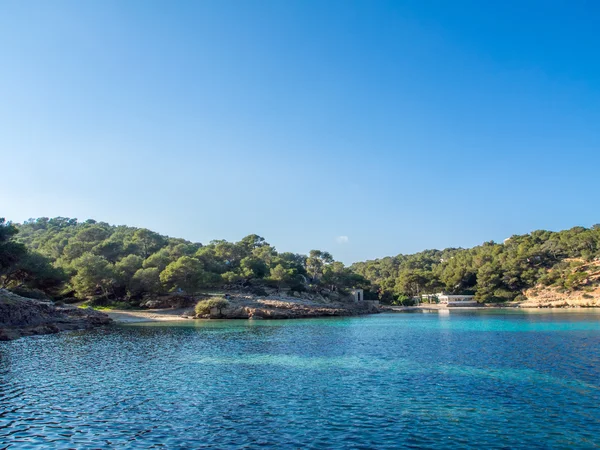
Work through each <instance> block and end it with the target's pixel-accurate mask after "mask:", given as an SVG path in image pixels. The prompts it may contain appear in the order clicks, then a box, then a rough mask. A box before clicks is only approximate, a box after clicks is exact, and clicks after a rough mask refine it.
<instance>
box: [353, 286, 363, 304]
mask: <svg viewBox="0 0 600 450" xmlns="http://www.w3.org/2000/svg"><path fill="white" fill-rule="evenodd" d="M350 295H352V296H353V297H354V301H355V302H356V303H358V302H362V301H364V299H365V294H364V292H363V290H362V289H352V290H351V291H350Z"/></svg>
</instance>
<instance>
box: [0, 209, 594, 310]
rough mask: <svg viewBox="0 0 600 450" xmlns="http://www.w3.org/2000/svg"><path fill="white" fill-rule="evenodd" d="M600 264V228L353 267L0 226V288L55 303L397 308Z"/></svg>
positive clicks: (124, 234) (61, 224)
mask: <svg viewBox="0 0 600 450" xmlns="http://www.w3.org/2000/svg"><path fill="white" fill-rule="evenodd" d="M597 258H600V225H594V226H592V227H591V228H584V227H574V228H571V229H570V230H564V231H560V232H551V231H544V230H538V231H534V232H532V233H529V234H525V235H515V236H512V237H511V238H509V239H507V240H505V241H504V242H503V243H495V242H486V243H483V244H482V245H479V246H476V247H473V248H470V249H463V248H448V249H445V250H425V251H423V252H419V253H415V254H412V255H398V256H395V257H386V258H381V259H376V260H372V261H365V262H358V263H355V264H353V265H352V266H350V267H345V266H344V264H343V263H341V262H339V261H335V260H334V259H333V257H332V255H331V254H330V253H328V252H325V251H320V250H311V251H310V253H309V254H308V255H302V254H297V253H290V252H278V251H277V250H276V249H275V248H274V247H273V246H272V245H270V244H269V243H268V242H266V241H265V239H264V238H263V237H261V236H258V235H256V234H251V235H248V236H246V237H244V238H243V239H242V240H240V241H239V242H228V241H225V240H215V241H211V242H209V243H208V244H205V245H203V244H200V243H195V242H190V241H187V240H185V239H178V238H172V237H168V236H163V235H161V234H159V233H156V232H153V231H151V230H148V229H146V228H135V227H127V226H115V225H110V224H108V223H105V222H96V221H94V220H86V221H78V220H77V219H71V218H63V217H55V218H51V219H50V218H45V217H42V218H39V219H31V220H28V221H26V222H24V223H23V224H12V223H10V222H7V221H6V220H4V219H0V287H3V288H8V289H12V290H14V291H15V292H17V293H18V292H19V291H23V290H26V289H28V290H29V291H30V292H31V291H33V292H39V293H41V294H40V295H49V296H51V297H53V298H59V299H60V298H67V297H74V298H76V299H82V300H83V299H92V298H95V299H104V300H109V299H127V300H133V301H135V300H136V299H141V298H142V297H144V296H146V295H160V294H165V293H168V292H184V293H188V294H193V293H197V292H199V291H201V290H206V289H212V288H217V289H223V288H224V289H232V288H236V289H253V290H255V291H256V292H261V289H262V288H264V287H270V288H275V289H290V290H293V291H303V290H307V289H309V290H311V289H312V290H316V291H318V290H322V289H328V290H330V291H336V290H339V291H344V290H347V289H349V288H355V287H359V288H363V289H365V296H366V298H379V299H380V300H382V301H383V302H384V303H398V302H405V301H408V300H409V299H410V298H414V297H418V296H420V295H422V294H432V293H436V292H440V291H445V292H448V293H456V294H458V293H461V294H474V295H475V297H476V299H478V300H479V301H482V302H483V301H486V302H501V301H507V300H513V299H515V298H516V297H517V296H519V295H521V293H522V291H523V290H524V289H527V288H530V287H532V286H535V285H536V284H538V283H542V284H544V285H548V286H556V287H558V288H560V289H566V290H568V289H578V288H582V287H585V284H586V282H587V281H586V280H587V278H588V277H587V275H589V274H588V273H587V272H586V271H585V270H583V269H582V267H583V264H584V263H585V262H586V261H592V260H594V259H597Z"/></svg>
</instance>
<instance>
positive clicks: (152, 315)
mask: <svg viewBox="0 0 600 450" xmlns="http://www.w3.org/2000/svg"><path fill="white" fill-rule="evenodd" d="M507 309H508V310H516V311H526V312H532V311H536V312H542V311H553V312H557V311H561V312H583V311H590V310H592V311H600V308H598V307H559V308H556V307H555V308H546V307H541V308H540V307H519V306H461V307H451V308H448V307H447V306H442V305H427V306H384V307H382V308H381V312H405V311H474V310H478V311H489V310H507ZM103 312H104V313H105V314H107V315H108V316H109V317H110V318H111V319H112V320H113V322H114V323H116V324H134V323H151V322H175V321H177V322H181V321H192V320H214V319H208V318H204V319H197V318H195V317H194V314H193V311H192V310H191V309H190V308H177V309H147V310H122V309H115V310H110V311H103ZM314 317H317V316H314ZM318 317H332V316H331V315H322V316H318ZM298 318H306V317H298ZM219 320H240V319H233V318H222V319H219ZM246 320H250V319H246ZM267 320H268V319H267ZM286 320H290V319H286Z"/></svg>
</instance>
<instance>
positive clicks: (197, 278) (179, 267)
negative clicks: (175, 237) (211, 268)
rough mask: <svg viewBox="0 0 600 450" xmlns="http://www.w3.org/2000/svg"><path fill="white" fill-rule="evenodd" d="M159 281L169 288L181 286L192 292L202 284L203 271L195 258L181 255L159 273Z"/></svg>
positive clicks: (203, 278) (203, 279)
mask: <svg viewBox="0 0 600 450" xmlns="http://www.w3.org/2000/svg"><path fill="white" fill-rule="evenodd" d="M160 281H161V282H162V283H163V284H164V285H165V286H166V287H167V288H168V289H170V290H175V289H177V288H181V289H183V290H184V291H186V292H188V293H193V292H196V291H197V290H198V288H200V287H201V286H202V285H203V284H204V281H205V272H204V268H203V266H202V263H201V262H200V261H198V260H197V259H196V258H192V257H191V256H182V257H181V258H179V259H178V260H177V261H175V262H172V263H171V264H169V265H168V266H167V267H166V268H165V270H163V271H162V272H161V273H160Z"/></svg>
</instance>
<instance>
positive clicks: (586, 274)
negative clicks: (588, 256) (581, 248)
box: [520, 259, 600, 308]
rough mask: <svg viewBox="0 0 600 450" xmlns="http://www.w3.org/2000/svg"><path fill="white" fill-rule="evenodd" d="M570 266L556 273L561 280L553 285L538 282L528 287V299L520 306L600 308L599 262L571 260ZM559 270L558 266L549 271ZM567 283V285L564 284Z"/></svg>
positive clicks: (526, 294) (526, 293)
mask: <svg viewBox="0 0 600 450" xmlns="http://www.w3.org/2000/svg"><path fill="white" fill-rule="evenodd" d="M566 262H567V263H569V267H567V268H565V269H563V271H562V273H560V274H553V276H556V277H557V279H560V280H561V281H562V282H561V283H558V284H557V283H554V284H553V285H550V286H548V285H545V284H542V283H540V284H537V285H536V286H534V287H533V288H530V289H526V290H525V291H524V292H523V294H524V296H525V297H526V300H525V301H523V302H521V303H520V306H521V307H524V308H525V307H534V308H558V307H583V308H586V307H600V261H592V262H585V261H583V260H577V259H575V260H570V261H566ZM557 271H560V269H559V268H556V269H553V270H551V271H549V273H553V272H557ZM565 284H566V285H567V287H565Z"/></svg>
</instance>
